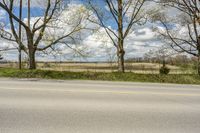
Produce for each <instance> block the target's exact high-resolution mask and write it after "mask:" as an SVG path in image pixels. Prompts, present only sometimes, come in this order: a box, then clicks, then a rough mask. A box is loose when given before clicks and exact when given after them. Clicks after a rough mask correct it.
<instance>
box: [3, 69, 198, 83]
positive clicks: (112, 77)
mask: <svg viewBox="0 0 200 133" xmlns="http://www.w3.org/2000/svg"><path fill="white" fill-rule="evenodd" d="M0 77H12V78H45V79H62V80H106V81H132V82H152V83H177V84H200V77H199V76H198V75H192V74H170V75H159V74H135V73H100V72H67V71H63V72H60V71H48V70H32V71H31V70H25V69H24V70H18V69H11V68H0Z"/></svg>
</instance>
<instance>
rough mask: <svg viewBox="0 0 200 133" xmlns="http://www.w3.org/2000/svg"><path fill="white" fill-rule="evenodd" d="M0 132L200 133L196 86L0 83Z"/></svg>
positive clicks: (199, 100)
mask: <svg viewBox="0 0 200 133" xmlns="http://www.w3.org/2000/svg"><path fill="white" fill-rule="evenodd" d="M0 133H200V86H192V85H171V84H163V85H162V84H150V83H129V82H127V83H124V82H103V81H99V82H97V81H96V82H94V81H53V80H49V81H48V80H43V81H37V80H32V81H29V80H17V79H0Z"/></svg>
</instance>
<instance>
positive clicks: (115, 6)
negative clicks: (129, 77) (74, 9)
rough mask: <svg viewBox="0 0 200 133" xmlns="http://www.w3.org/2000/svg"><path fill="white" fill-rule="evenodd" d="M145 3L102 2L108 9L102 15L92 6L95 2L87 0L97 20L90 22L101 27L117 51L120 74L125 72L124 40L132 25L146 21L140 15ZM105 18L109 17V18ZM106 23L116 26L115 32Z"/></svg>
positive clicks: (141, 0)
mask: <svg viewBox="0 0 200 133" xmlns="http://www.w3.org/2000/svg"><path fill="white" fill-rule="evenodd" d="M145 1H146V0H134V1H133V0H102V3H103V2H104V3H105V4H106V7H107V8H108V12H106V13H105V14H106V15H105V14H104V15H103V14H102V11H101V10H100V9H101V7H98V6H96V5H95V4H94V3H95V2H96V1H94V0H89V6H90V7H91V9H92V10H93V12H94V13H95V15H96V16H97V18H98V21H94V20H91V22H93V23H96V24H98V25H100V26H101V27H103V28H104V29H105V31H106V33H107V35H108V36H109V38H110V39H111V40H112V43H113V44H114V46H115V48H116V49H117V57H118V71H120V72H125V67H124V56H125V49H124V42H125V39H126V38H127V36H128V35H129V33H131V32H132V27H133V26H134V24H141V23H144V22H145V21H146V19H144V14H143V15H141V12H142V7H143V6H144V3H145ZM107 16H109V18H108V17H107ZM108 21H109V22H110V23H115V24H116V27H117V28H116V30H117V31H116V30H115V29H112V28H110V26H108V25H107V22H108Z"/></svg>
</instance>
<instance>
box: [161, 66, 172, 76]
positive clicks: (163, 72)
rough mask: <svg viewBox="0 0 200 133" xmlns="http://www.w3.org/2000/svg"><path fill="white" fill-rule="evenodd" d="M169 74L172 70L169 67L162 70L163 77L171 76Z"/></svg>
mask: <svg viewBox="0 0 200 133" xmlns="http://www.w3.org/2000/svg"><path fill="white" fill-rule="evenodd" d="M169 72H170V69H169V68H168V67H161V68H160V74H162V75H167V74H169Z"/></svg>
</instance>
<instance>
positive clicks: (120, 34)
mask: <svg viewBox="0 0 200 133" xmlns="http://www.w3.org/2000/svg"><path fill="white" fill-rule="evenodd" d="M124 55H125V51H124V35H123V2H122V0H118V49H117V56H118V71H119V72H123V73H124V72H125V67H124Z"/></svg>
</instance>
